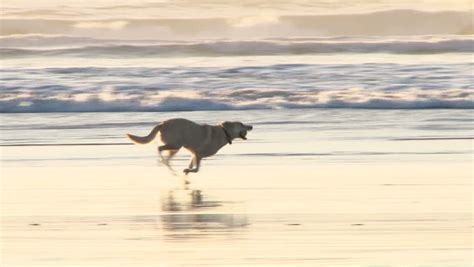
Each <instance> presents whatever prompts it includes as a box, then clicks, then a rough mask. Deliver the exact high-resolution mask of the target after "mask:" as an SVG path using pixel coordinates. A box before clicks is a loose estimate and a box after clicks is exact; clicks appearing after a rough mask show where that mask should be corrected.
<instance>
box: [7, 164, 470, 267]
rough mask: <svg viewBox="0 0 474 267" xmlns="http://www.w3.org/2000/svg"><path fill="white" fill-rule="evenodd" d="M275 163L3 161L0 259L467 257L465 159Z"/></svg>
mask: <svg viewBox="0 0 474 267" xmlns="http://www.w3.org/2000/svg"><path fill="white" fill-rule="evenodd" d="M273 168H274V170H273V171H275V173H277V175H275V176H274V177H272V178H270V177H268V176H265V175H259V173H260V174H263V172H265V171H266V170H265V168H262V167H261V166H258V167H255V166H253V167H252V166H251V167H242V166H230V167H226V168H224V167H220V168H212V170H211V168H208V170H207V171H203V173H202V174H200V175H196V176H194V177H193V178H192V183H191V185H190V186H189V188H187V189H185V188H184V187H183V186H182V185H181V183H180V180H179V178H177V177H171V176H170V175H169V174H168V175H167V173H166V170H164V168H142V167H135V168H126V167H116V168H115V169H107V168H104V169H101V168H94V167H91V168H72V167H71V168H64V169H50V168H37V169H35V173H32V172H31V170H28V169H27V170H18V169H11V170H10V169H3V175H4V176H3V179H2V255H3V256H2V266H260V265H261V266H336V265H341V266H373V265H377V266H400V265H403V266H470V263H471V260H472V258H471V249H472V243H471V237H472V236H471V233H472V220H471V219H472V218H471V215H472V213H471V205H472V202H471V197H472V191H471V190H472V185H471V180H470V177H469V176H470V171H469V166H467V165H457V164H451V166H439V165H431V164H426V165H424V166H418V165H410V164H407V165H405V166H394V165H385V166H380V165H378V166H360V165H358V164H327V165H326V166H320V167H318V170H317V174H316V170H315V173H314V174H311V175H310V174H307V175H305V174H303V173H289V172H288V171H287V170H285V168H282V167H273ZM217 169H219V170H217ZM426 169H430V170H431V171H430V172H426V171H425V170H426ZM225 170H227V171H229V173H225V172H224V171H225ZM394 170H398V171H394ZM408 170H409V171H410V172H411V173H413V174H415V173H416V177H415V176H413V177H412V178H410V179H404V182H400V177H398V176H400V175H401V173H407V172H405V171H408ZM456 170H457V171H456ZM463 170H464V171H463ZM451 171H455V173H454V174H451V177H452V178H451V179H449V181H446V179H444V177H445V175H446V173H447V172H451ZM246 173H247V174H246ZM248 173H253V175H249V174H248ZM65 174H67V175H65ZM423 174H426V175H423ZM160 175H162V176H163V177H159V176H160ZM312 175H315V176H317V177H319V178H318V182H317V183H314V182H313V181H312V180H311V179H312V178H311V176H312ZM321 177H325V178H324V179H321ZM336 178H337V179H336ZM78 180H80V183H79V182H78Z"/></svg>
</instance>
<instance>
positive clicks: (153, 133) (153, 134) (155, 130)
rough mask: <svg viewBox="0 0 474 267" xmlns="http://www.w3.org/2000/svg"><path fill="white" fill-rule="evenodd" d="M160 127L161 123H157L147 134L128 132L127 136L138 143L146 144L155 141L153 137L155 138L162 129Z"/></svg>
mask: <svg viewBox="0 0 474 267" xmlns="http://www.w3.org/2000/svg"><path fill="white" fill-rule="evenodd" d="M160 128H161V124H158V125H156V126H155V127H154V128H153V130H151V132H150V133H149V134H148V135H147V136H136V135H133V134H127V136H128V138H130V139H131V140H132V141H133V142H135V143H137V144H146V143H150V142H151V141H153V139H155V137H156V134H157V133H158V132H159V131H160Z"/></svg>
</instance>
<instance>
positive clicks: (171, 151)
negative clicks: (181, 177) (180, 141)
mask: <svg viewBox="0 0 474 267" xmlns="http://www.w3.org/2000/svg"><path fill="white" fill-rule="evenodd" d="M179 149H180V148H179V147H176V146H171V145H168V144H166V145H162V146H159V147H158V154H159V155H160V161H161V163H163V164H164V165H165V166H166V167H168V169H169V170H170V171H171V172H173V174H175V175H176V171H175V170H174V169H173V168H172V167H171V165H170V160H171V158H173V157H174V155H176V153H178V151H179ZM165 150H167V151H169V155H168V157H166V158H165V157H164V156H163V151H165Z"/></svg>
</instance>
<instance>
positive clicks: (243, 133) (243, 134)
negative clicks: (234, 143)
mask: <svg viewBox="0 0 474 267" xmlns="http://www.w3.org/2000/svg"><path fill="white" fill-rule="evenodd" d="M245 129H246V130H243V131H241V132H240V134H239V136H240V138H242V139H244V140H247V131H251V130H252V129H253V127H252V126H251V125H245Z"/></svg>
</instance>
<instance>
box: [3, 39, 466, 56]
mask: <svg viewBox="0 0 474 267" xmlns="http://www.w3.org/2000/svg"><path fill="white" fill-rule="evenodd" d="M472 52H474V40H473V39H453V40H435V41H433V40H407V41H401V40H388V41H384V40H376V41H348V40H343V41H339V42H337V41H272V40H263V41H204V42H200V43H185V44H170V43H164V44H153V45H147V44H118V45H117V44H101V45H90V44H87V45H86V46H82V47H72V48H71V47H67V48H57V47H41V48H40V49H38V48H35V49H32V48H13V47H5V46H3V47H2V48H0V53H1V54H2V56H3V57H4V58H17V57H27V56H38V57H45V56H77V57H158V56H160V57H162V56H166V57H173V56H175V57H176V56H255V55H305V54H325V53H393V54H438V53H472Z"/></svg>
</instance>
